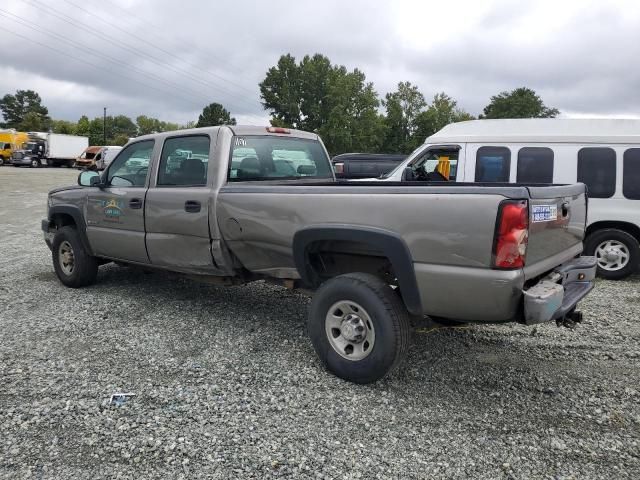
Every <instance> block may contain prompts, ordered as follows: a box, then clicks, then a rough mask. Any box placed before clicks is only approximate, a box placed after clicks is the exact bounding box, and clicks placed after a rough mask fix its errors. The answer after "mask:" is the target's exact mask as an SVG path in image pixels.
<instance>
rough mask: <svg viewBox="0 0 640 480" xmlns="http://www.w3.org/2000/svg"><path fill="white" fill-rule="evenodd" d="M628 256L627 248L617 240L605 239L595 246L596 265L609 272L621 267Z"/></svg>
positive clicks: (624, 264) (626, 263)
mask: <svg viewBox="0 0 640 480" xmlns="http://www.w3.org/2000/svg"><path fill="white" fill-rule="evenodd" d="M630 258H631V254H630V253H629V248H628V247H627V246H626V245H625V244H624V243H622V242H619V241H618V240H606V241H604V242H602V243H601V244H600V245H598V247H597V248H596V259H597V260H598V266H599V267H600V268H602V269H603V270H607V271H609V272H613V271H616V270H621V269H623V268H624V267H626V266H627V265H628V264H629V260H630Z"/></svg>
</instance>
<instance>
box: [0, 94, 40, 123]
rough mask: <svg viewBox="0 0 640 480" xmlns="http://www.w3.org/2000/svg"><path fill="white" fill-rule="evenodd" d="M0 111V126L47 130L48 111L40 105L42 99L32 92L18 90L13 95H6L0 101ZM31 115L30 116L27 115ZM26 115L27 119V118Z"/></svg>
mask: <svg viewBox="0 0 640 480" xmlns="http://www.w3.org/2000/svg"><path fill="white" fill-rule="evenodd" d="M0 111H1V112H2V117H3V118H4V122H3V123H2V124H0V126H2V127H4V128H15V129H18V130H27V131H30V130H31V131H32V130H34V129H33V128H25V127H32V126H37V127H38V128H37V129H38V130H44V129H46V128H49V122H50V121H51V119H50V118H49V110H47V107H45V106H43V105H42V99H41V98H40V95H38V94H37V93H36V92H34V91H33V90H18V91H17V92H16V94H15V95H11V94H6V95H5V96H4V97H2V99H0ZM28 114H31V115H28ZM27 115H28V117H27Z"/></svg>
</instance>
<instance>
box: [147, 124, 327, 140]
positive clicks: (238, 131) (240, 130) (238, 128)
mask: <svg viewBox="0 0 640 480" xmlns="http://www.w3.org/2000/svg"><path fill="white" fill-rule="evenodd" d="M221 128H225V129H229V130H230V131H231V133H232V134H233V135H273V136H275V137H285V138H286V137H295V138H306V139H309V140H319V137H318V135H316V134H315V133H311V132H305V131H303V130H296V129H293V128H287V129H286V130H287V131H288V132H289V133H273V132H269V131H268V130H267V129H268V128H271V127H269V126H264V127H256V126H252V125H221V126H216V127H201V128H188V129H185V130H172V131H170V132H161V133H150V134H149V135H142V136H140V137H136V139H135V140H144V139H152V138H166V137H174V136H176V135H195V134H198V133H207V134H209V135H212V134H214V133H217V132H218V130H219V129H221Z"/></svg>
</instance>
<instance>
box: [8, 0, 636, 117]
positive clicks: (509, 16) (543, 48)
mask: <svg viewBox="0 0 640 480" xmlns="http://www.w3.org/2000/svg"><path fill="white" fill-rule="evenodd" d="M0 21H1V22H2V25H3V27H2V28H0V44H1V45H2V47H1V48H0V95H4V94H5V93H14V92H15V90H17V89H33V90H36V91H37V92H38V93H40V95H41V96H42V98H43V103H44V105H45V106H47V107H48V108H49V113H50V114H51V116H52V117H53V118H57V119H67V120H77V119H78V118H79V117H80V116H81V115H83V114H85V115H88V116H89V117H90V118H92V117H95V116H100V115H101V114H102V107H103V106H107V107H108V113H109V114H113V115H117V114H125V115H128V116H131V117H135V116H137V115H139V114H145V115H148V116H154V117H157V118H160V119H162V120H168V121H174V122H179V123H184V122H186V121H189V120H196V119H197V117H198V114H199V112H200V111H201V110H202V107H203V106H204V105H206V104H208V103H211V102H219V103H222V104H223V105H224V106H225V107H227V109H229V110H230V111H231V113H232V114H233V115H234V116H235V117H236V118H237V119H238V121H239V122H241V123H254V124H255V123H260V124H264V123H265V122H266V121H267V118H268V116H267V114H266V113H265V112H264V111H263V110H262V107H261V105H260V98H259V91H258V83H259V82H260V81H261V80H262V79H263V78H264V75H265V72H266V71H267V69H268V68H269V67H271V66H273V65H274V64H275V63H276V62H277V60H278V58H279V56H280V55H282V54H285V53H291V54H293V55H294V56H295V57H296V58H298V59H299V58H301V57H302V56H304V55H305V54H314V53H322V54H324V55H327V56H328V57H329V58H330V59H331V61H332V62H333V63H338V64H342V65H345V66H346V67H347V68H349V69H353V68H356V67H357V68H359V69H361V70H362V71H364V73H365V74H366V76H367V79H368V80H370V81H372V82H373V83H374V85H375V88H376V90H377V92H378V93H379V94H380V96H381V97H382V96H384V94H385V93H387V92H389V91H392V90H394V89H395V86H396V85H397V83H398V82H400V81H410V82H412V83H413V84H415V85H417V86H418V87H419V88H420V90H421V91H422V92H423V93H424V94H425V96H426V97H427V98H431V97H432V96H433V95H434V93H436V92H440V91H444V92H446V93H448V94H449V95H450V96H452V97H453V98H455V99H456V100H457V101H458V103H459V106H460V107H462V108H463V109H465V110H467V111H468V112H470V113H472V114H474V115H477V114H478V113H480V112H481V111H482V108H483V107H484V106H485V105H486V104H487V103H488V101H489V98H490V97H491V95H495V94H496V93H498V92H500V91H503V90H511V89H513V88H516V87H520V86H528V87H530V88H533V89H534V90H536V91H537V92H538V94H540V95H541V96H542V98H543V99H544V101H545V103H546V104H547V105H548V106H552V107H557V108H559V109H560V110H561V111H562V112H563V114H565V115H567V116H618V117H640V63H639V59H640V2H639V1H637V0H635V1H632V0H630V1H622V0H619V1H612V0H608V1H599V2H595V1H589V0H575V1H574V0H550V1H535V0H531V1H526V2H516V1H500V0H497V1H494V0H484V1H481V2H479V1H477V0H474V1H460V2H458V1H453V0H446V1H438V2H431V1H429V2H427V1H418V0H416V1H413V2H401V1H396V0H394V1H391V0H388V1H375V0H368V1H353V0H350V1H348V0H340V1H337V0H323V1H321V2H318V1H314V2H312V1H307V0H295V1H294V0H290V1H286V2H285V1H279V0H269V1H261V2H258V1H257V0H255V1H252V2H248V1H242V0H234V1H221V0H216V1H198V2H196V1H188V0H187V1H184V0H183V1H175V0H173V1H167V0H55V1H54V0H4V1H3V2H2V3H1V4H0Z"/></svg>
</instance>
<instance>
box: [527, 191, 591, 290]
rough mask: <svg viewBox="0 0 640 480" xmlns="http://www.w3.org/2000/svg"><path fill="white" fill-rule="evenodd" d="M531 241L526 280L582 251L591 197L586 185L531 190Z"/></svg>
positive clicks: (528, 250)
mask: <svg viewBox="0 0 640 480" xmlns="http://www.w3.org/2000/svg"><path fill="white" fill-rule="evenodd" d="M527 188H528V190H529V193H530V200H529V241H528V246H527V255H526V264H525V265H526V266H525V269H524V271H525V277H526V278H532V277H535V276H537V275H539V274H541V273H544V272H545V271H546V270H548V269H550V268H553V267H555V266H557V265H558V264H559V263H562V262H565V261H567V260H570V259H571V258H573V257H574V256H576V255H578V254H579V253H580V252H581V251H582V240H583V238H584V230H585V226H586V216H587V197H586V194H585V186H584V185H583V184H576V185H567V186H542V187H527Z"/></svg>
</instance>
